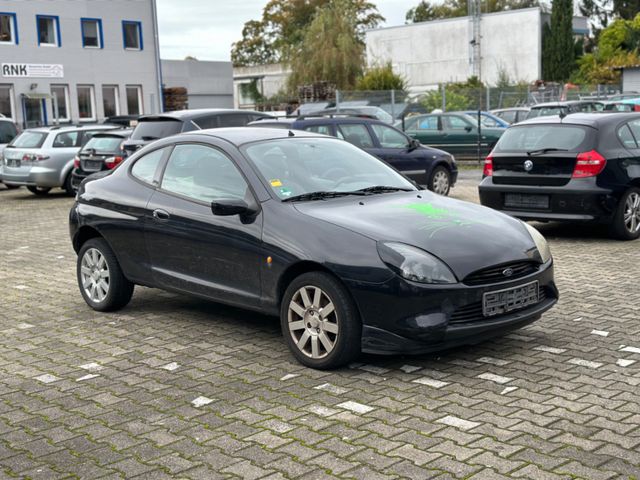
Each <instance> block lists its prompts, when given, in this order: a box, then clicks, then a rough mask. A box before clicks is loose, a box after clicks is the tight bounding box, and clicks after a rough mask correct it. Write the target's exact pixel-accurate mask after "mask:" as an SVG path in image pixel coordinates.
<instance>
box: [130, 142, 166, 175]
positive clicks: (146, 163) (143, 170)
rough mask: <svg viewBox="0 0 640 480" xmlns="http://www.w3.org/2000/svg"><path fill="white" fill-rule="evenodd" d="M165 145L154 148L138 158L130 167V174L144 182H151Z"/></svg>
mask: <svg viewBox="0 0 640 480" xmlns="http://www.w3.org/2000/svg"><path fill="white" fill-rule="evenodd" d="M166 150H167V147H165V148H160V149H158V150H154V151H153V152H150V153H147V154H146V155H144V156H143V157H141V158H139V159H138V160H137V161H136V163H134V164H133V167H131V175H133V176H134V177H136V178H137V179H139V180H142V181H143V182H146V183H153V178H154V176H155V174H156V170H157V169H158V165H159V164H160V160H162V156H163V155H164V152H165V151H166Z"/></svg>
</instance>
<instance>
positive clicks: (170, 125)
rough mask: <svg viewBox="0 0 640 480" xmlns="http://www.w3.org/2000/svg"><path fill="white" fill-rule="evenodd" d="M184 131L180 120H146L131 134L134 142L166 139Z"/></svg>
mask: <svg viewBox="0 0 640 480" xmlns="http://www.w3.org/2000/svg"><path fill="white" fill-rule="evenodd" d="M181 130H182V122H181V121H179V120H146V121H140V122H139V123H138V125H136V128H135V130H134V131H133V133H132V134H131V139H132V140H145V141H148V140H157V139H158V138H165V137H169V136H171V135H175V134H176V133H180V131H181Z"/></svg>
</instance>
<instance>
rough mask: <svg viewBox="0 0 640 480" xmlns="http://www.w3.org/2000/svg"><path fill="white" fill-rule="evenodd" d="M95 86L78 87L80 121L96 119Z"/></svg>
mask: <svg viewBox="0 0 640 480" xmlns="http://www.w3.org/2000/svg"><path fill="white" fill-rule="evenodd" d="M95 112H96V109H95V95H94V91H93V85H78V113H79V117H80V120H81V121H82V120H86V121H91V120H95V119H96V113H95Z"/></svg>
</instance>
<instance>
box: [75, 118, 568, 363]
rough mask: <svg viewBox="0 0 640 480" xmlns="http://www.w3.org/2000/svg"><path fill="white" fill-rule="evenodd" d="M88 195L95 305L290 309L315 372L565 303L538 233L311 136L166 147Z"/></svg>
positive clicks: (291, 323) (281, 133)
mask: <svg viewBox="0 0 640 480" xmlns="http://www.w3.org/2000/svg"><path fill="white" fill-rule="evenodd" d="M337 171H340V172H343V173H341V174H340V175H338V174H337ZM76 198H77V200H76V203H75V204H74V205H73V207H72V209H71V212H70V217H69V218H70V234H71V239H72V242H73V247H74V249H75V251H76V252H77V255H78V256H77V281H78V286H79V289H80V293H81V295H82V297H83V298H84V300H85V302H86V303H87V304H88V305H89V306H90V307H91V308H93V309H94V310H97V311H113V310H118V309H120V308H123V307H124V306H125V305H127V303H128V302H129V300H130V299H131V296H132V293H133V290H134V285H135V284H139V285H146V286H151V287H156V288H161V289H164V290H170V291H175V292H181V293H187V294H191V295H196V296H199V297H203V298H207V299H211V300H214V301H218V302H221V303H226V304H230V305H235V306H238V307H241V308H246V309H252V310H255V311H258V312H261V313H264V314H270V315H279V316H280V322H281V327H282V331H283V335H284V340H285V342H286V343H287V345H288V346H289V348H290V349H291V351H292V352H293V355H295V357H296V358H297V359H298V360H299V361H300V362H301V363H303V364H304V365H307V366H309V367H313V368H332V367H338V366H340V365H344V364H346V363H348V362H350V361H351V360H353V359H354V358H355V357H356V356H357V355H358V354H359V353H360V351H363V352H367V353H384V354H389V353H402V354H407V353H421V352H429V351H434V350H440V349H443V348H450V347H453V346H456V345H462V344H468V343H478V342H481V341H483V340H485V339H487V338H490V337H493V336H496V335H502V334H504V333H506V332H508V331H510V330H512V329H515V328H519V327H522V326H524V325H527V324H529V323H531V322H533V321H535V320H536V319H538V318H539V317H540V316H541V315H542V313H543V312H545V311H547V310H548V309H549V308H551V307H552V306H553V305H554V304H555V303H556V301H557V298H558V291H557V289H556V286H555V283H554V278H553V260H552V258H551V253H550V251H549V247H548V245H547V243H546V241H545V240H544V238H543V237H542V235H540V233H538V231H537V230H535V229H534V228H532V227H530V226H527V225H525V224H524V223H523V222H521V221H520V220H516V219H514V218H512V217H510V216H508V215H504V214H501V213H499V212H495V211H493V210H490V209H487V208H484V207H481V206H479V205H475V204H472V203H467V202H462V201H459V200H453V199H450V198H446V197H442V196H440V195H435V194H433V193H431V192H428V191H423V190H418V189H417V188H416V187H415V186H414V185H413V184H412V183H411V182H409V181H408V180H407V179H406V178H404V177H403V176H402V175H400V174H399V173H398V172H396V171H395V170H394V169H392V168H390V167H389V166H388V165H386V164H385V163H384V162H382V161H380V160H379V159H377V158H375V157H374V156H372V155H369V154H368V153H366V152H364V151H363V150H361V149H359V148H357V147H355V146H353V145H351V144H349V143H348V142H344V141H341V140H338V139H335V138H331V137H329V136H325V135H317V134H313V133H311V132H294V135H290V134H289V131H287V130H283V129H266V128H229V129H218V130H204V131H198V132H189V133H186V134H182V135H179V136H174V137H170V138H166V139H163V140H159V141H157V142H154V143H153V144H152V145H149V146H148V147H146V148H144V149H143V150H141V151H140V152H138V153H136V154H135V155H133V156H131V157H129V158H128V159H126V160H125V161H124V163H123V164H122V165H121V166H120V167H119V168H117V169H116V170H114V171H113V173H112V174H110V175H107V176H105V177H103V178H100V179H97V180H93V177H91V178H88V179H87V180H86V181H84V182H83V183H82V185H81V186H80V190H79V191H78V196H77V197H76Z"/></svg>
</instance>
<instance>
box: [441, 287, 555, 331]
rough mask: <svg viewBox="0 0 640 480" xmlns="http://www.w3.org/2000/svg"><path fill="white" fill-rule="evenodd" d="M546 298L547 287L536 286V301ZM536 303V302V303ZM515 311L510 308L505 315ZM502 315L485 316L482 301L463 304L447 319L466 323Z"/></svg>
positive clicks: (450, 321)
mask: <svg viewBox="0 0 640 480" xmlns="http://www.w3.org/2000/svg"><path fill="white" fill-rule="evenodd" d="M546 299H547V289H546V288H545V287H539V288H538V303H540V302H543V301H545V300H546ZM536 305H537V304H536ZM532 306H533V305H528V306H527V307H525V308H530V307H532ZM514 311H515V312H517V311H518V310H512V311H511V312H509V313H507V315H509V314H511V313H513V312H514ZM503 316H504V315H495V316H493V317H485V316H484V314H483V313H482V302H481V301H480V302H476V303H470V304H469V305H465V306H464V307H460V308H458V309H457V310H456V311H455V312H453V315H451V318H450V319H449V323H467V322H477V321H482V320H493V319H496V318H500V317H503Z"/></svg>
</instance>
